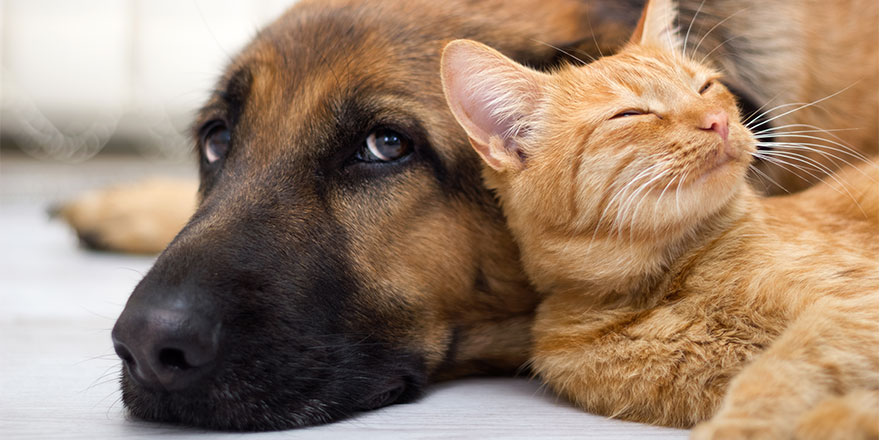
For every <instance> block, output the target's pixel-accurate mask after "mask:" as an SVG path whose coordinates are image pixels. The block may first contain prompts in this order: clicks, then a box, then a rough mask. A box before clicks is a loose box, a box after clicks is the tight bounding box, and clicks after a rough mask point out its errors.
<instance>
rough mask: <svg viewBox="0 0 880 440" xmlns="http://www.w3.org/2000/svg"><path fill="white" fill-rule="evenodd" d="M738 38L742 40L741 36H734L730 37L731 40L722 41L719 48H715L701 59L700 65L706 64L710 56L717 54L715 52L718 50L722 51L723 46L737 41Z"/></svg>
mask: <svg viewBox="0 0 880 440" xmlns="http://www.w3.org/2000/svg"><path fill="white" fill-rule="evenodd" d="M737 38H741V36H740V35H734V36H732V37H730V38H728V39H726V40H724V41H722V42H721V43H719V44H718V45H717V46H715V48H714V49H712V50H710V51H709V52H708V53H707V54H706V55H703V58H702V59H700V64H704V63H705V62H706V58H709V55H712V54H713V53H715V51H716V50H718V49H720V48H721V46H724V45H725V44H727V43H729V42H730V41H732V40H735V39H737Z"/></svg>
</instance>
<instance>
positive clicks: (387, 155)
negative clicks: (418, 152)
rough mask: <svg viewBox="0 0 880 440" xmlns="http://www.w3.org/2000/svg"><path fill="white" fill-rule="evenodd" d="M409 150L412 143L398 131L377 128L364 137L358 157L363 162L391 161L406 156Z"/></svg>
mask: <svg viewBox="0 0 880 440" xmlns="http://www.w3.org/2000/svg"><path fill="white" fill-rule="evenodd" d="M411 150H412V144H411V143H410V141H409V140H408V139H407V138H405V137H404V136H403V135H401V134H400V133H397V132H396V131H393V130H387V129H379V130H374V131H373V132H372V133H370V135H369V136H367V138H366V139H364V145H363V147H362V148H361V149H360V151H358V159H359V160H362V161H364V162H391V161H393V160H397V159H400V158H401V157H403V156H406V155H407V154H409V153H410V151H411Z"/></svg>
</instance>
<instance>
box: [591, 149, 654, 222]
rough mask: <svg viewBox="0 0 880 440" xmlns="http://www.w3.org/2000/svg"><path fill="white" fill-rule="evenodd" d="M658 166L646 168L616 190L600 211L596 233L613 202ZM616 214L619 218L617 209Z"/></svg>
mask: <svg viewBox="0 0 880 440" xmlns="http://www.w3.org/2000/svg"><path fill="white" fill-rule="evenodd" d="M658 166H660V164H654V165H652V166H650V167H648V168H647V169H644V170H642V171H641V172H640V173H639V174H637V175H636V177H635V178H633V180H631V181H629V182H628V183H627V184H626V185H624V186H623V188H621V189H620V190H618V191H617V192H616V193H615V194H614V196H613V197H612V198H611V199H610V200H609V201H608V203H607V204H606V205H605V208H604V210H603V211H602V214H601V215H600V216H599V220H598V221H597V223H596V232H598V231H599V228H600V227H601V226H602V220H604V218H605V214H606V213H607V212H608V209H610V208H611V206H613V205H614V204H615V202H617V201H618V197H620V196H623V195H625V194H626V191H627V190H628V189H629V188H630V187H632V186H633V185H635V184H636V183H637V182H638V181H639V180H641V179H642V178H644V177H645V176H648V175H650V172H651V170H653V169H654V168H656V167H658ZM617 214H618V216H617V217H616V218H619V215H620V210H619V209H618V213H617ZM614 224H616V222H615V223H613V224H612V225H614ZM612 232H613V229H612ZM595 235H596V233H593V237H594V238H595Z"/></svg>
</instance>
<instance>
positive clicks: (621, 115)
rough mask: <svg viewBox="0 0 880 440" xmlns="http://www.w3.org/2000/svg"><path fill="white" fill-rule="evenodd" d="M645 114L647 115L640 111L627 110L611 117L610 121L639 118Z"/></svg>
mask: <svg viewBox="0 0 880 440" xmlns="http://www.w3.org/2000/svg"><path fill="white" fill-rule="evenodd" d="M646 114H648V112H645V111H642V110H634V109H629V110H624V111H622V112H620V113H618V114H616V115H614V116H612V117H611V118H610V119H617V118H625V117H627V116H639V115H646Z"/></svg>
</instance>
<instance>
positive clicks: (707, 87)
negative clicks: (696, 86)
mask: <svg viewBox="0 0 880 440" xmlns="http://www.w3.org/2000/svg"><path fill="white" fill-rule="evenodd" d="M712 83H714V81H712V80H709V81H706V84H703V87H700V94H701V95H702V94H703V93H706V90H709V87H712Z"/></svg>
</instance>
